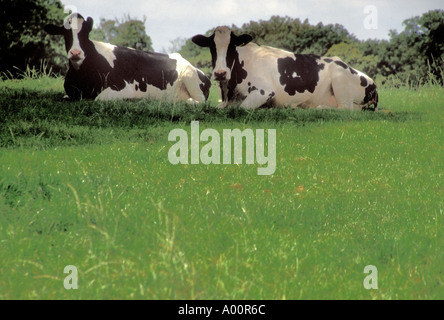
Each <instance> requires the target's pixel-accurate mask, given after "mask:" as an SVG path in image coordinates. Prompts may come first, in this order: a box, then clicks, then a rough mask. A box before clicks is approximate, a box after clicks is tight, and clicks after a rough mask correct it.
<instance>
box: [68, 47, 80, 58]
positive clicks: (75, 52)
mask: <svg viewBox="0 0 444 320" xmlns="http://www.w3.org/2000/svg"><path fill="white" fill-rule="evenodd" d="M69 53H70V54H71V57H72V58H79V57H80V54H81V53H82V51H80V50H78V49H72V50H71V51H69Z"/></svg>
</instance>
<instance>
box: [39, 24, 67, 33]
mask: <svg viewBox="0 0 444 320" xmlns="http://www.w3.org/2000/svg"><path fill="white" fill-rule="evenodd" d="M43 29H44V30H45V31H46V32H48V33H49V34H51V35H63V34H64V33H65V28H64V27H59V26H56V25H54V24H47V25H46V26H44V27H43Z"/></svg>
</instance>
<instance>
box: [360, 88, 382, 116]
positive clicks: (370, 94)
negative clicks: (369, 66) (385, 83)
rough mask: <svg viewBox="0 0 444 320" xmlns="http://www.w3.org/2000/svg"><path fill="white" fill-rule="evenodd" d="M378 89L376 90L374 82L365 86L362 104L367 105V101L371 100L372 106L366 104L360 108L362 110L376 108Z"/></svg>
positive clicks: (373, 109)
mask: <svg viewBox="0 0 444 320" xmlns="http://www.w3.org/2000/svg"><path fill="white" fill-rule="evenodd" d="M378 100H379V98H378V91H377V90H376V84H374V83H372V84H369V85H368V86H367V87H366V88H365V97H364V101H362V104H363V105H367V104H368V103H370V102H372V104H373V108H371V107H370V106H371V105H368V106H367V107H364V108H362V109H363V110H372V111H375V110H376V109H377V108H378V102H379V101H378Z"/></svg>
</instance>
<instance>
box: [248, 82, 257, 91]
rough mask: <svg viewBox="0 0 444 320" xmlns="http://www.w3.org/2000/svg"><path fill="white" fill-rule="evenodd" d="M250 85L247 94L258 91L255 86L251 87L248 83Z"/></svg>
mask: <svg viewBox="0 0 444 320" xmlns="http://www.w3.org/2000/svg"><path fill="white" fill-rule="evenodd" d="M248 83H249V84H250V86H249V87H248V93H252V92H253V91H256V90H259V89H258V88H256V87H255V86H252V87H251V82H248Z"/></svg>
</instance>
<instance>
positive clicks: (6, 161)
mask: <svg viewBox="0 0 444 320" xmlns="http://www.w3.org/2000/svg"><path fill="white" fill-rule="evenodd" d="M62 97H63V87H62V82H61V80H60V79H56V80H54V79H49V78H43V79H28V80H23V81H12V80H8V81H4V82H1V83H0V124H1V127H0V261H1V263H0V299H105V298H106V299H443V298H444V284H443V282H444V250H443V248H444V235H443V227H444V200H443V199H444V194H443V185H444V183H443V181H444V160H443V159H444V132H443V128H444V89H443V88H441V87H436V86H425V87H422V88H417V89H408V88H400V89H389V88H387V89H381V91H380V100H381V104H382V106H383V109H384V110H385V111H386V112H378V113H372V112H348V111H335V110H331V111H327V110H289V109H259V110H256V111H253V112H251V111H245V110H240V109H234V108H233V109H227V110H217V109H215V108H214V105H215V101H214V100H215V99H216V95H215V94H214V93H213V95H212V102H210V103H208V104H207V105H198V106H190V105H186V104H175V105H171V104H166V103H160V102H147V101H132V102H128V101H123V102H122V101H120V102H110V103H100V102H94V101H82V102H65V101H62ZM192 120H199V121H200V130H204V129H206V128H213V129H216V130H217V131H219V132H222V130H223V129H234V128H239V129H241V130H243V129H246V128H251V129H276V136H277V141H276V145H277V153H276V160H277V164H276V172H275V173H274V175H272V176H259V175H257V168H258V165H257V164H255V165H246V164H242V165H202V164H200V165H172V164H170V162H169V161H168V150H169V148H170V147H171V146H172V145H173V142H169V141H168V133H169V132H170V131H171V130H172V129H175V128H183V129H185V130H186V131H187V132H189V131H190V122H191V121H192ZM203 144H204V143H203V142H202V143H201V146H203ZM67 265H74V266H76V267H77V269H78V289H77V290H66V289H65V288H64V285H63V284H64V279H65V277H66V276H68V274H64V272H63V270H64V268H65V266H67ZM367 265H374V266H376V267H377V269H378V289H377V290H367V289H365V288H364V286H363V281H364V279H365V277H366V276H367V274H365V273H364V268H365V266H367Z"/></svg>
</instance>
